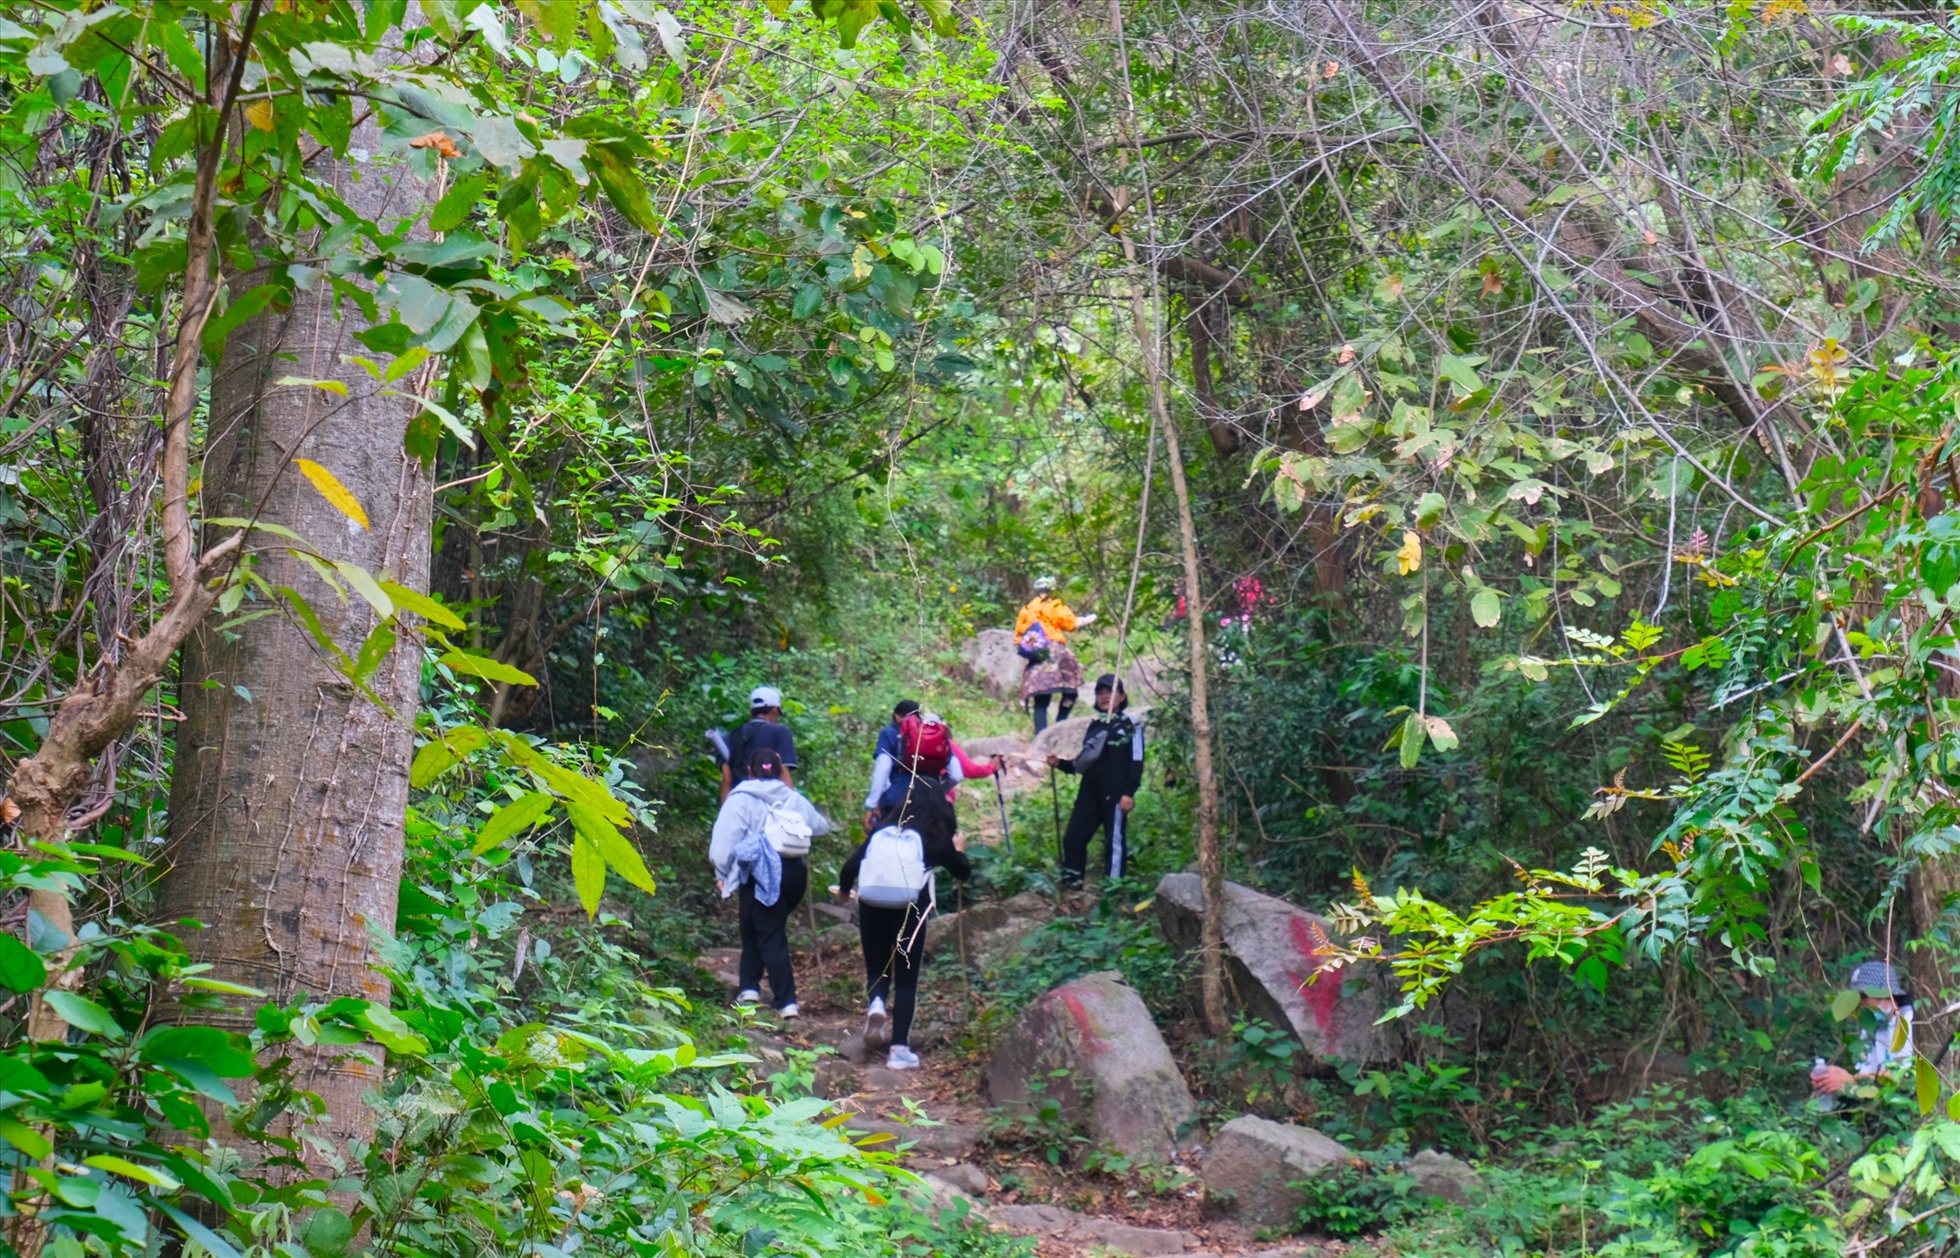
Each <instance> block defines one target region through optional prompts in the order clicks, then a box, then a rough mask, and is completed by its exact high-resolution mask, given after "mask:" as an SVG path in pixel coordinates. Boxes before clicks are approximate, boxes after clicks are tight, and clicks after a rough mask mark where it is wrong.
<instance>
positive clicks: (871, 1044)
mask: <svg viewBox="0 0 1960 1258" xmlns="http://www.w3.org/2000/svg"><path fill="white" fill-rule="evenodd" d="M891 1042H892V1020H891V1018H890V1017H889V1016H888V1015H887V1014H886V1013H885V998H884V997H883V996H879V997H877V998H875V999H874V1000H872V1002H871V1012H869V1013H867V1014H865V1015H864V1046H865V1047H866V1048H884V1047H885V1046H886V1045H888V1044H890V1043H891Z"/></svg>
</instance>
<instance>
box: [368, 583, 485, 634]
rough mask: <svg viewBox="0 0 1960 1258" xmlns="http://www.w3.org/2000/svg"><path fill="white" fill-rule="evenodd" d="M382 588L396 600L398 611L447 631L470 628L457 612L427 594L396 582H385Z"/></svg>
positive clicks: (459, 630)
mask: <svg viewBox="0 0 1960 1258" xmlns="http://www.w3.org/2000/svg"><path fill="white" fill-rule="evenodd" d="M381 588H382V589H384V590H386V591H387V592H388V597H389V598H391V599H393V600H394V602H395V608H396V610H398V611H405V612H413V613H414V614H415V615H417V616H420V617H421V618H422V619H424V620H426V621H429V622H430V623H431V624H437V625H441V626H442V627H443V628H445V629H454V630H456V631H458V632H461V631H462V630H464V629H467V628H469V626H468V625H466V624H464V623H463V621H462V618H461V617H459V616H458V615H457V614H456V613H455V612H452V611H450V610H449V609H448V608H447V607H444V606H443V605H442V604H441V603H438V602H436V600H435V599H434V598H432V597H430V596H429V595H427V594H418V593H416V592H415V591H414V590H411V589H409V588H408V587H407V586H405V585H402V584H400V583H398V582H395V581H383V582H382V583H381Z"/></svg>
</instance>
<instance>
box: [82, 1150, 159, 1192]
mask: <svg viewBox="0 0 1960 1258" xmlns="http://www.w3.org/2000/svg"><path fill="white" fill-rule="evenodd" d="M82 1165H83V1166H93V1167H94V1168H95V1169H96V1170H98V1171H108V1172H109V1173H110V1174H112V1175H123V1176H127V1177H128V1178H130V1179H134V1180H140V1181H142V1182H143V1183H145V1184H148V1185H150V1186H151V1187H152V1188H161V1189H163V1191H165V1192H176V1191H177V1190H178V1189H179V1188H182V1187H183V1184H181V1183H179V1182H178V1181H177V1178H176V1176H174V1175H171V1174H169V1173H168V1172H165V1171H160V1170H158V1169H157V1168H156V1167H154V1166H144V1165H142V1164H140V1163H137V1162H131V1161H129V1160H128V1159H126V1158H119V1157H117V1156H115V1155H114V1154H113V1153H98V1154H96V1155H95V1156H94V1157H88V1158H83V1159H82Z"/></svg>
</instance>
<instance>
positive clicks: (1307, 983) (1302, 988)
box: [1286, 917, 1341, 1034]
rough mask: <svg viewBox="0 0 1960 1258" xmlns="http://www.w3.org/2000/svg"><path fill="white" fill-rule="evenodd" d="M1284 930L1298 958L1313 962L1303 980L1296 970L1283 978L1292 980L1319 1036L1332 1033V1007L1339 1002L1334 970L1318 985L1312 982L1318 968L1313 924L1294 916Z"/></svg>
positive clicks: (1319, 959) (1319, 962) (1338, 985)
mask: <svg viewBox="0 0 1960 1258" xmlns="http://www.w3.org/2000/svg"><path fill="white" fill-rule="evenodd" d="M1287 928H1288V929H1289V930H1290V931H1291V932H1292V935H1293V946H1294V947H1295V948H1297V949H1298V950H1299V952H1300V955H1301V956H1303V957H1305V958H1307V959H1308V960H1309V961H1311V962H1312V963H1313V968H1312V969H1310V970H1308V971H1307V973H1306V975H1305V976H1304V977H1302V975H1301V974H1300V972H1299V971H1298V970H1288V971H1287V972H1286V976H1287V977H1288V978H1290V979H1292V980H1293V983H1294V986H1295V987H1297V988H1298V989H1299V992H1300V999H1301V1000H1302V1001H1303V1002H1305V1004H1306V1006H1307V1008H1308V1009H1309V1010H1310V1011H1311V1012H1312V1013H1313V1019H1314V1021H1315V1022H1316V1023H1318V1024H1319V1026H1320V1029H1321V1031H1322V1033H1323V1034H1332V1032H1333V1029H1334V1015H1335V1012H1336V1007H1337V1006H1338V1005H1339V1004H1340V1001H1341V984H1340V980H1339V979H1338V977H1337V974H1338V971H1337V972H1336V974H1329V975H1327V976H1325V977H1323V978H1321V979H1320V980H1319V981H1318V982H1316V981H1314V976H1315V974H1317V973H1318V972H1319V970H1320V966H1321V958H1320V946H1321V945H1320V941H1319V940H1317V939H1315V938H1314V934H1315V932H1314V929H1313V923H1312V922H1310V921H1308V920H1307V919H1306V918H1305V917H1294V918H1291V919H1290V920H1288V922H1287Z"/></svg>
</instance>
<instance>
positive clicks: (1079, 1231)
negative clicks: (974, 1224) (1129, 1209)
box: [981, 1205, 1198, 1258]
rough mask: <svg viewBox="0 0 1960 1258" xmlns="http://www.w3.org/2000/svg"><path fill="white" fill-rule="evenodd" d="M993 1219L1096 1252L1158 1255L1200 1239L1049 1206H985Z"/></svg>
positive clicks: (1016, 1229)
mask: <svg viewBox="0 0 1960 1258" xmlns="http://www.w3.org/2000/svg"><path fill="white" fill-rule="evenodd" d="M981 1209H982V1211H983V1212H984V1215H985V1217H986V1218H987V1219H989V1220H990V1221H992V1222H994V1223H996V1224H998V1225H1000V1226H1001V1227H1003V1228H1005V1229H1007V1230H1008V1231H1010V1232H1013V1233H1016V1234H1018V1235H1021V1236H1046V1237H1053V1238H1054V1239H1056V1240H1059V1241H1062V1242H1064V1243H1065V1244H1067V1245H1069V1246H1071V1247H1073V1248H1075V1249H1086V1250H1090V1251H1092V1252H1094V1253H1106V1254H1129V1255H1131V1256H1132V1258H1158V1255H1162V1254H1182V1253H1186V1252H1188V1251H1190V1250H1194V1249H1196V1248H1197V1247H1198V1238H1197V1237H1195V1236H1193V1235H1192V1234H1191V1233H1189V1232H1184V1231H1178V1230H1176V1229H1174V1228H1155V1227H1135V1226H1132V1225H1131V1224H1128V1223H1122V1222H1119V1221H1117V1220H1115V1219H1099V1218H1092V1217H1091V1216H1089V1215H1086V1214H1077V1213H1076V1212H1075V1211H1073V1210H1064V1209H1063V1208H1062V1207H1060V1206H1050V1205H1013V1206H983V1207H981Z"/></svg>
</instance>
